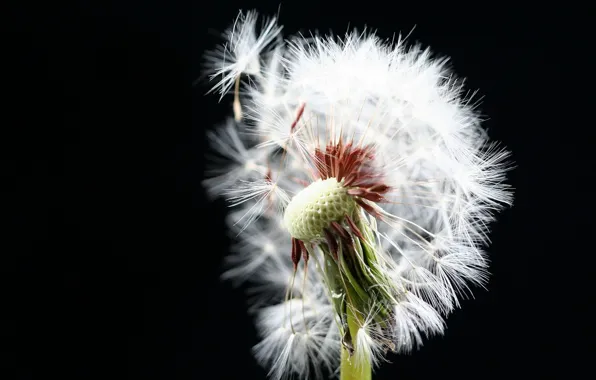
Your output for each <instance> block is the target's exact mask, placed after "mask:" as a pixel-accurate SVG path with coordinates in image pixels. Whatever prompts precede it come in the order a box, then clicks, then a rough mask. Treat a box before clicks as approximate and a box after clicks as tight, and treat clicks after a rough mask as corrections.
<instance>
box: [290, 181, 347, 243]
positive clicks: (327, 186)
mask: <svg viewBox="0 0 596 380" xmlns="http://www.w3.org/2000/svg"><path fill="white" fill-rule="evenodd" d="M355 207H356V203H355V202H354V199H353V198H352V197H351V196H350V195H348V193H347V190H346V188H344V187H343V186H342V184H341V183H339V182H337V180H336V179H335V178H328V179H326V180H318V181H316V182H313V183H312V184H310V185H309V186H308V187H307V188H305V189H304V190H302V191H301V192H299V193H298V194H296V196H294V198H292V201H291V202H290V204H288V207H287V208H286V211H285V214H284V222H285V224H286V227H287V229H288V231H289V232H290V234H291V235H292V237H294V238H296V239H300V240H304V241H311V240H315V239H320V238H323V237H324V233H323V230H324V229H325V228H328V227H329V225H330V224H331V222H338V221H340V220H342V219H343V218H344V216H345V215H346V214H348V215H351V214H352V212H353V210H354V208H355Z"/></svg>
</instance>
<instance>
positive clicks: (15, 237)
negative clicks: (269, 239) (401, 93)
mask: <svg viewBox="0 0 596 380" xmlns="http://www.w3.org/2000/svg"><path fill="white" fill-rule="evenodd" d="M278 7H279V2H265V1H227V0H226V1H215V2H200V1H195V2H189V1H185V2H178V1H171V2H163V3H158V2H153V1H135V2H128V1H127V2H109V1H104V2H101V4H100V3H99V2H98V3H92V2H84V1H79V2H74V3H71V4H69V5H56V4H54V2H52V3H48V4H47V5H45V6H41V7H40V6H35V7H34V6H33V5H29V4H26V3H23V2H21V3H20V4H19V5H18V6H16V5H15V6H11V8H10V12H9V13H8V14H9V16H10V17H9V20H8V21H16V24H15V25H14V29H13V28H11V30H10V32H9V33H8V34H6V35H5V36H4V37H5V38H6V43H4V44H3V50H4V52H5V53H6V54H5V58H4V59H3V64H5V65H7V67H6V68H5V69H4V70H3V73H2V76H3V78H4V79H3V85H2V92H3V93H4V97H5V100H4V101H3V103H4V104H3V106H4V109H5V111H4V112H3V120H4V122H3V123H2V124H3V125H2V126H1V138H0V139H1V140H0V143H1V144H2V149H1V150H2V167H1V169H2V176H3V177H4V178H6V179H7V182H6V184H5V186H3V189H2V198H3V199H2V207H3V210H4V211H3V214H4V215H7V219H8V228H6V227H5V228H4V230H3V231H2V235H3V236H4V238H3V241H4V242H3V244H5V247H6V248H7V249H5V250H4V249H3V251H4V252H3V253H2V255H1V270H2V281H3V282H4V284H2V288H3V292H2V294H4V296H3V303H4V305H5V307H4V311H3V312H2V317H0V322H1V323H2V326H1V330H0V332H1V333H2V338H3V341H4V342H7V343H8V345H7V347H6V348H5V349H4V352H3V353H2V361H3V363H2V365H3V368H5V369H7V370H8V371H9V372H8V376H7V377H5V378H6V379H9V378H17V379H48V378H50V377H51V376H54V375H55V376H58V377H59V378H77V379H86V378H106V379H108V378H130V379H146V378H147V379H148V378H159V379H220V378H221V379H265V378H266V371H265V370H263V369H262V368H260V367H259V366H258V365H257V364H256V362H255V360H254V359H253V357H252V356H251V352H250V348H251V347H252V345H254V344H255V343H256V342H257V341H256V336H255V332H254V328H253V325H252V321H251V320H250V319H249V318H248V317H247V315H246V303H245V298H244V294H243V292H242V289H233V288H232V287H231V286H230V285H229V284H227V283H222V282H220V280H219V274H220V273H221V267H222V258H223V257H224V256H225V254H226V252H227V249H228V244H229V241H228V239H227V237H226V229H225V225H224V221H223V218H224V216H225V213H226V212H227V210H226V205H225V204H224V202H222V201H216V202H208V201H206V200H205V198H204V195H203V190H202V189H201V180H202V171H203V165H204V161H203V154H204V152H205V149H206V145H205V141H204V132H205V130H206V129H209V128H213V127H214V125H215V124H216V123H218V122H219V121H221V120H223V118H224V117H225V116H226V115H227V114H228V112H229V110H230V109H231V108H230V102H231V100H230V99H229V98H226V99H224V101H223V102H222V103H221V104H218V97H217V96H205V95H204V94H205V92H206V91H207V90H208V88H209V87H208V85H207V84H205V83H199V84H197V85H196V86H193V85H192V84H193V82H194V81H195V79H197V77H199V75H200V74H201V70H202V67H201V64H202V63H201V60H202V57H203V53H204V51H205V49H211V48H213V47H214V46H215V45H216V44H217V43H219V42H220V40H219V38H218V35H219V32H221V31H223V30H224V29H225V28H226V27H227V26H228V25H229V24H230V23H231V22H232V21H233V19H234V18H235V17H236V15H237V11H238V9H239V8H242V9H253V8H255V9H257V10H259V11H260V12H261V13H262V14H264V15H272V14H275V13H277V11H278ZM279 12H280V13H279V18H280V23H281V24H282V25H284V35H290V34H293V33H296V32H299V31H303V32H306V31H308V30H314V29H318V30H319V31H323V32H325V31H327V30H329V29H331V30H333V31H334V32H338V33H343V32H344V31H345V30H346V29H347V27H348V25H349V26H353V27H359V28H362V27H363V26H365V25H368V26H369V27H371V28H373V29H376V30H377V31H378V34H379V35H380V36H381V37H391V36H392V35H393V34H394V33H398V32H402V33H404V34H408V33H409V32H410V31H411V30H412V29H413V28H414V27H415V28H414V29H413V32H412V34H411V36H410V40H411V41H419V42H421V43H422V44H424V45H429V46H431V47H432V49H433V50H434V51H436V52H437V53H440V54H442V55H447V56H450V57H451V58H452V65H453V67H454V68H455V71H456V73H458V74H460V75H461V76H465V77H467V78H468V80H467V85H468V88H470V89H472V90H474V89H480V93H481V94H482V95H484V99H483V104H482V106H481V111H482V112H483V113H484V114H486V115H487V116H489V117H490V119H489V120H488V121H487V122H486V123H485V126H486V127H487V128H488V129H489V133H490V135H491V137H492V138H493V139H496V140H500V141H502V142H503V143H504V144H505V145H506V146H508V148H509V149H510V150H511V151H512V152H513V159H514V160H515V162H516V164H517V168H516V169H515V170H514V171H513V172H512V173H511V174H510V176H509V182H510V183H511V185H512V186H513V187H515V188H516V198H515V205H514V207H513V208H511V209H509V210H507V211H506V212H504V213H502V214H501V217H500V222H499V223H497V224H495V225H494V227H493V233H492V235H491V237H492V240H493V244H492V246H491V247H490V248H489V252H490V257H491V260H492V264H491V272H492V273H493V275H492V277H491V280H490V283H489V285H488V291H482V290H480V289H477V290H476V291H475V296H476V299H474V300H470V301H466V302H464V304H463V309H462V310H460V311H457V312H456V313H454V314H453V315H452V316H451V317H450V318H449V319H448V330H447V332H446V334H445V336H444V337H436V338H433V339H430V340H427V342H426V344H425V346H424V348H422V349H421V350H419V351H418V352H416V353H414V354H412V355H405V356H399V357H398V356H392V357H391V358H390V360H391V361H392V363H393V364H386V365H383V366H382V368H381V369H380V370H378V371H377V374H376V375H375V379H378V380H381V379H402V380H406V379H431V378H436V377H438V376H444V377H447V378H459V379H479V378H499V379H500V378H505V377H509V376H519V377H530V378H538V377H542V376H546V375H550V376H551V377H552V378H573V377H574V376H575V375H573V372H574V371H575V370H576V369H577V368H576V367H573V366H571V365H570V364H569V361H568V359H569V358H568V356H570V355H572V353H570V351H569V347H572V346H567V345H566V344H565V343H563V342H564V341H565V338H566V337H569V336H571V335H579V336H583V333H579V332H577V331H576V332H571V331H570V330H572V329H573V327H572V326H570V325H568V324H567V322H563V321H562V315H563V314H569V313H570V312H571V311H576V306H575V305H573V304H572V303H571V302H570V301H566V300H565V298H564V297H567V294H568V293H569V292H570V291H569V290H567V289H566V286H567V285H566V280H565V278H566V277H565V276H566V274H567V273H568V272H567V271H566V270H564V269H562V268H561V267H562V266H564V265H565V264H566V261H565V260H564V259H561V256H560V253H561V252H562V251H561V250H563V251H564V250H565V249H566V247H567V249H570V250H572V249H571V248H570V244H571V243H570V242H569V241H566V240H565V239H563V238H562V236H565V233H564V231H565V230H566V229H569V230H570V231H571V230H573V228H574V225H573V224H574V222H575V221H578V220H579V219H578V218H576V213H578V214H579V211H575V210H574V209H573V208H568V209H566V210H564V211H565V213H566V218H562V217H554V213H556V212H560V211H561V210H559V209H555V210H554V211H553V202H557V199H560V198H558V197H562V196H563V195H561V194H562V193H561V192H560V191H559V190H560V189H561V186H562V185H561V183H562V182H564V181H565V180H561V179H559V180H558V181H557V180H553V179H552V177H553V175H554V174H553V173H556V174H555V175H557V176H560V177H565V178H566V181H567V183H568V184H569V183H572V182H573V175H572V174H571V173H570V172H569V169H565V168H564V164H563V163H561V160H560V158H559V157H557V154H558V155H560V154H561V152H565V151H567V152H574V147H573V146H572V145H570V144H569V143H568V142H566V140H565V139H563V138H561V137H560V132H561V129H565V128H567V126H566V124H564V123H563V120H562V117H561V101H562V97H563V95H562V90H561V89H560V88H559V86H560V83H561V72H560V67H559V66H560V61H561V60H562V57H561V55H560V54H556V53H555V51H556V50H557V49H560V48H561V43H562V31H563V29H564V28H565V27H564V24H565V23H564V22H563V21H561V20H560V18H561V17H562V15H561V14H558V13H559V12H557V11H555V10H549V9H546V8H541V7H538V6H527V7H526V8H523V7H522V6H521V4H517V5H516V6H511V5H505V4H501V3H499V2H495V3H494V4H490V3H484V2H482V3H472V4H468V5H467V6H465V7H461V8H457V7H455V6H453V4H444V5H443V6H438V5H435V4H433V3H432V2H422V3H419V2H416V4H413V3H412V4H411V3H409V2H408V3H406V2H403V3H401V2H380V1H365V2H361V3H349V2H345V1H343V2H341V1H333V2H331V1H321V2H315V1H306V0H304V1H288V2H284V3H283V4H282V5H281V8H280V9H279ZM557 17H559V18H557ZM555 142H556V144H557V150H556V153H555V152H554V150H553V146H554V145H553V144H554V143H555ZM570 154H571V155H573V154H574V153H570ZM573 254H575V253H574V252H569V255H573ZM557 273H558V275H557ZM580 311H581V310H580ZM584 312H585V313H587V309H585V310H584ZM586 352H589V351H586ZM573 355H576V354H575V353H573ZM3 378H4V377H3Z"/></svg>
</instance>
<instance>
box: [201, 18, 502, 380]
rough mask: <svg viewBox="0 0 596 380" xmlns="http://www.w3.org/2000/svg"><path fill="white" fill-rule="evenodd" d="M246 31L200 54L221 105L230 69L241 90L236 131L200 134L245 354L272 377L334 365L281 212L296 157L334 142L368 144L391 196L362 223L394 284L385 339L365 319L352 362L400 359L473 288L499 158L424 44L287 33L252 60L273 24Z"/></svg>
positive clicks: (301, 181) (301, 169)
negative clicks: (243, 288)
mask: <svg viewBox="0 0 596 380" xmlns="http://www.w3.org/2000/svg"><path fill="white" fill-rule="evenodd" d="M255 25H256V13H252V12H250V13H247V14H246V15H245V14H241V15H240V16H239V18H238V20H237V21H236V23H235V24H234V27H233V28H232V29H231V30H230V31H229V32H228V38H229V43H228V45H226V46H225V48H223V49H222V50H220V54H219V55H215V56H213V55H211V56H210V60H211V61H210V62H211V65H212V68H213V78H214V79H216V80H218V82H217V83H216V84H215V87H214V89H219V92H220V93H221V94H222V95H223V94H225V93H226V92H228V90H229V89H230V88H231V86H232V84H233V82H234V80H235V79H236V78H237V77H238V76H239V75H241V74H248V75H250V76H251V80H250V81H249V83H250V84H249V85H248V88H246V87H245V88H243V89H242V91H243V93H244V94H246V96H245V97H244V98H243V100H242V107H243V115H244V119H243V121H242V122H240V123H236V122H234V120H233V119H230V120H229V121H228V123H227V124H226V126H224V127H222V128H220V129H218V130H217V131H216V132H215V133H214V134H212V135H211V136H210V138H211V141H212V147H213V148H214V150H215V151H216V152H218V153H219V154H220V155H221V156H223V157H224V158H225V159H227V162H228V163H229V166H225V167H223V166H216V170H215V171H214V172H212V173H210V174H211V178H210V179H208V180H207V181H205V186H206V188H207V190H209V192H210V193H211V194H222V193H223V194H224V195H225V196H226V197H227V198H229V199H230V200H231V203H232V204H233V205H234V206H235V209H234V210H235V211H234V212H233V213H232V214H231V216H230V218H229V221H230V225H231V227H232V231H234V233H235V234H239V235H237V238H238V243H237V244H236V245H235V247H234V252H233V254H232V256H230V258H229V260H228V264H229V265H230V267H229V268H228V270H227V271H226V272H225V274H224V277H225V278H227V279H235V280H237V281H239V282H244V281H246V280H250V282H251V283H252V284H253V287H252V288H251V291H252V293H253V295H255V296H256V298H254V302H255V306H256V308H257V309H258V318H257V326H258V327H259V331H260V333H261V335H262V337H263V340H262V341H261V342H260V343H259V344H258V345H257V346H256V347H255V354H256V357H257V359H258V360H259V361H260V362H261V363H263V364H264V365H266V366H268V368H269V369H270V375H271V376H272V378H274V379H281V378H283V377H290V376H292V375H297V376H298V377H299V378H305V379H306V378H321V377H322V376H324V375H325V373H326V372H325V371H327V373H329V372H333V371H334V370H335V369H336V368H337V366H338V362H339V357H340V355H339V350H340V348H341V347H340V337H339V333H338V327H337V324H336V317H335V314H334V310H333V307H332V306H331V305H332V298H331V297H332V295H331V294H329V292H328V291H327V288H326V286H325V284H324V282H323V280H322V278H321V276H320V274H319V272H318V270H320V267H319V268H317V265H321V263H320V262H317V261H316V257H314V256H313V257H312V258H311V262H310V263H309V266H308V271H307V272H306V274H305V272H304V270H303V269H302V267H300V268H299V270H298V272H297V273H296V275H295V276H294V277H293V276H292V273H293V268H292V261H291V260H290V257H289V256H290V235H289V234H288V232H287V231H286V229H285V228H284V225H283V222H282V217H281V216H282V215H283V209H284V207H285V205H287V203H288V201H289V200H290V199H291V197H292V196H293V195H295V194H296V193H297V192H298V191H300V190H301V189H303V188H304V187H305V186H306V184H307V183H308V182H309V181H312V179H311V178H312V176H311V174H310V169H311V168H312V166H311V165H310V164H309V162H308V160H307V157H308V154H310V153H312V151H313V149H314V148H315V147H317V146H321V145H322V146H324V144H326V143H327V142H328V141H333V140H336V139H337V138H339V136H340V135H341V136H342V138H344V139H351V138H353V139H354V141H363V142H365V143H369V144H373V145H374V146H375V152H376V157H375V162H374V164H375V165H377V166H378V168H379V170H381V171H382V172H383V173H384V175H385V181H386V183H387V184H388V185H390V186H391V189H392V190H391V192H390V193H389V194H388V196H387V198H388V199H389V200H390V202H388V203H379V204H371V207H373V208H376V209H377V210H378V212H379V213H381V214H382V215H383V217H382V218H381V220H377V221H374V220H373V221H372V223H373V226H374V230H375V234H376V239H377V242H376V243H377V244H378V245H379V247H381V250H380V251H379V257H380V258H381V259H382V260H383V262H384V263H385V264H386V265H384V268H385V269H384V270H385V272H386V273H385V275H386V276H387V277H388V278H390V279H391V280H392V282H393V284H392V287H394V288H395V289H401V293H400V295H399V296H398V295H396V296H395V302H394V304H393V305H392V310H393V313H394V314H393V315H394V317H393V319H394V320H393V321H392V328H391V331H389V332H386V331H385V332H381V331H379V330H378V329H376V328H374V323H373V322H372V319H371V318H370V316H367V317H366V318H365V319H366V321H367V324H365V326H363V328H362V329H361V332H360V333H359V335H358V336H357V337H355V342H356V345H357V346H360V348H361V349H359V350H357V352H358V354H359V355H360V356H359V357H357V358H356V360H358V361H360V362H363V361H365V360H369V362H371V363H373V364H377V363H379V359H381V358H382V356H383V353H384V350H383V349H382V347H383V344H384V343H383V342H384V340H386V339H389V340H391V341H392V343H391V344H390V345H389V346H392V347H393V348H395V350H396V351H397V352H408V351H411V350H413V349H415V348H416V347H419V346H421V345H422V344H423V342H424V338H425V337H427V336H431V335H434V334H441V333H442V332H443V331H444V328H445V323H444V317H445V316H447V315H448V314H449V313H450V312H451V311H452V310H453V309H454V308H456V307H458V306H459V300H460V299H461V298H462V297H464V296H466V295H468V294H470V292H471V289H472V287H471V285H480V286H481V285H483V284H484V283H485V282H486V280H487V278H488V272H487V267H488V262H487V260H486V257H485V253H484V252H483V251H482V247H483V246H484V245H485V244H486V243H487V242H488V232H489V228H488V225H489V223H490V222H492V221H493V219H494V215H495V213H496V212H497V211H499V210H500V209H501V208H503V207H504V206H506V205H509V204H511V203H512V191H511V189H510V188H509V187H508V185H506V184H505V182H504V181H505V173H506V171H507V170H508V169H509V166H508V165H509V162H508V157H509V155H508V152H507V151H506V150H504V149H502V148H500V147H499V146H498V144H495V143H492V142H490V141H488V139H487V136H486V134H485V132H484V131H483V129H482V128H481V126H480V119H479V117H478V116H477V114H476V112H475V107H476V106H477V105H476V104H473V103H472V101H471V99H470V98H469V97H465V96H464V88H463V85H462V82H461V81H460V80H458V79H457V78H456V77H455V76H454V75H453V73H452V72H450V70H449V69H448V66H447V62H448V61H447V59H443V58H435V57H434V56H433V55H432V54H431V52H430V51H429V50H428V49H422V48H421V47H419V46H407V45H406V44H405V42H404V41H403V40H401V39H398V41H397V42H396V43H392V42H389V41H382V40H381V39H379V38H378V37H376V36H375V35H373V34H370V33H369V34H367V33H357V32H350V33H347V34H346V35H345V36H344V37H343V38H342V39H338V38H335V37H320V36H313V37H311V38H308V39H306V38H304V37H302V36H299V37H295V38H292V39H290V40H289V41H288V42H286V44H285V45H283V44H277V45H275V47H274V48H273V49H270V50H269V51H264V49H265V47H266V46H268V45H269V44H270V43H271V42H272V41H273V40H274V39H275V38H276V37H277V36H278V33H279V31H280V30H281V28H279V27H277V26H276V25H275V20H274V19H271V20H270V21H268V22H267V23H266V26H265V28H264V30H263V32H262V33H261V35H260V36H259V37H256V34H255V32H254V28H255ZM302 106H304V113H303V115H302V117H301V119H300V121H299V122H298V124H297V125H296V126H295V127H294V128H292V127H291V125H292V122H293V121H294V120H295V119H296V112H297V111H299V110H300V109H301V107H302ZM239 130H240V131H241V132H242V133H245V135H241V134H239V132H238V131H239ZM241 137H242V138H241ZM305 183H306V184H305ZM224 189H226V191H224ZM290 286H291V287H292V292H291V293H287V290H288V287H290ZM286 294H292V298H291V299H289V300H286V299H285V298H284V295H286ZM272 301H273V302H277V304H272ZM385 347H386V346H385ZM362 355H366V356H367V357H368V359H366V358H365V357H363V356H362Z"/></svg>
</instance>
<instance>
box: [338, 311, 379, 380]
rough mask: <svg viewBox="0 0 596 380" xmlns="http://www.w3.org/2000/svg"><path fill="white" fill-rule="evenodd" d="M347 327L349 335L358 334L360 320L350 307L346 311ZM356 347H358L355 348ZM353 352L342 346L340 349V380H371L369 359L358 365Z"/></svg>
mask: <svg viewBox="0 0 596 380" xmlns="http://www.w3.org/2000/svg"><path fill="white" fill-rule="evenodd" d="M347 317H348V318H347V319H348V328H349V329H350V335H351V336H357V335H358V329H359V325H360V322H359V320H358V318H357V317H356V316H355V315H354V313H353V312H352V311H351V309H350V308H348V311H347ZM356 349H358V348H356ZM353 355H354V353H350V351H349V350H348V349H347V348H345V347H343V348H342V350H341V364H340V380H371V378H372V368H371V365H370V361H369V360H366V361H364V362H363V363H360V364H359V365H358V366H356V364H355V363H354V360H353Z"/></svg>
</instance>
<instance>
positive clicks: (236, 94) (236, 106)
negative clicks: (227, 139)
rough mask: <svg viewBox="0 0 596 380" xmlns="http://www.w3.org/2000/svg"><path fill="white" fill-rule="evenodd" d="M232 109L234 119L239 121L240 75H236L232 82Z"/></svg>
mask: <svg viewBox="0 0 596 380" xmlns="http://www.w3.org/2000/svg"><path fill="white" fill-rule="evenodd" d="M232 108H233V110H234V120H236V122H240V120H242V107H241V106H240V75H238V76H237V77H236V82H235V84H234V104H233V105H232Z"/></svg>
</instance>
